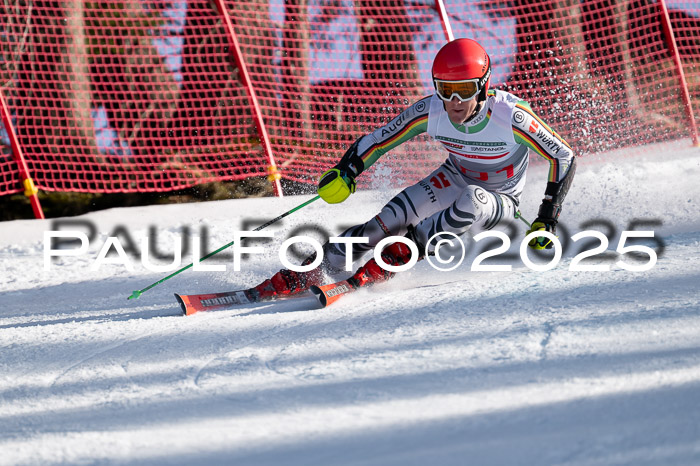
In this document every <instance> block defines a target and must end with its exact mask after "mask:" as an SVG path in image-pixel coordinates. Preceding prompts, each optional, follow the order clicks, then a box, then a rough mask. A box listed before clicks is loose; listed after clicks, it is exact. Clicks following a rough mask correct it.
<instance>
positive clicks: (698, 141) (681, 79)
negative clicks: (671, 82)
mask: <svg viewBox="0 0 700 466" xmlns="http://www.w3.org/2000/svg"><path fill="white" fill-rule="evenodd" d="M658 6H659V13H660V14H661V24H662V25H663V28H664V34H665V35H666V43H667V45H668V49H669V52H670V53H671V56H672V57H673V61H674V63H675V65H676V74H677V75H678V83H679V85H680V88H681V96H682V98H683V106H684V107H685V113H686V117H687V118H688V122H689V123H690V134H691V137H692V139H693V145H694V146H700V138H698V127H697V126H696V124H695V115H693V107H692V105H691V102H690V92H688V82H687V81H686V79H685V73H684V72H683V62H682V61H681V56H680V54H679V53H678V45H677V44H676V37H675V35H674V34H673V27H672V26H671V17H670V16H669V14H668V8H667V7H666V2H665V0H659V2H658Z"/></svg>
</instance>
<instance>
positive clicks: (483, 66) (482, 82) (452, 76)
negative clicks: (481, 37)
mask: <svg viewBox="0 0 700 466" xmlns="http://www.w3.org/2000/svg"><path fill="white" fill-rule="evenodd" d="M432 73H433V84H434V85H435V89H436V90H437V91H438V92H437V94H438V96H440V97H441V98H442V99H443V100H450V99H451V98H452V95H454V94H453V92H455V93H457V94H458V97H459V98H460V99H461V100H471V99H472V98H474V96H475V95H477V93H478V96H479V101H481V100H486V93H487V92H488V89H489V84H490V82H491V59H490V58H489V55H488V54H487V53H486V50H484V48H483V47H482V46H481V45H479V43H478V42H476V41H474V40H472V39H455V40H453V41H452V42H448V43H447V44H445V45H444V46H443V47H442V48H441V49H440V51H438V53H437V55H435V60H434V61H433V69H432ZM469 82H471V83H472V84H475V86H471V87H470V86H469V85H467V86H455V85H454V84H455V83H460V84H464V83H467V84H469ZM444 83H450V84H452V85H448V86H447V87H446V88H443V85H444ZM444 91H447V92H448V93H449V95H444V94H445V92H444ZM458 91H459V92H458ZM472 93H473V94H472ZM470 94H472V95H470Z"/></svg>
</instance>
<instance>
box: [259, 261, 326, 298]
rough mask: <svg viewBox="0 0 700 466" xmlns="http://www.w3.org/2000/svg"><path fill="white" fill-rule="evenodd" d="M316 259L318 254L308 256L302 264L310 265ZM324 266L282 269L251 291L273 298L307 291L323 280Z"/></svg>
mask: <svg viewBox="0 0 700 466" xmlns="http://www.w3.org/2000/svg"><path fill="white" fill-rule="evenodd" d="M315 259H316V254H315V253H314V254H312V255H311V256H310V257H308V258H306V259H305V260H304V262H302V263H301V265H309V264H310V263H312V262H313V261H314V260H315ZM323 278H324V273H323V266H322V265H320V266H318V267H316V268H315V269H313V270H309V271H308V272H295V271H293V270H289V269H282V270H280V271H279V272H277V273H276V274H274V275H273V276H272V277H271V278H269V279H267V280H265V281H264V282H262V283H261V284H259V285H258V286H256V287H253V288H251V289H250V291H251V292H252V293H253V294H254V295H255V296H257V297H259V299H262V300H268V299H269V300H271V299H275V298H276V297H278V296H289V295H293V294H297V293H301V292H303V291H306V290H308V289H309V287H311V286H312V285H320V284H321V283H322V282H323Z"/></svg>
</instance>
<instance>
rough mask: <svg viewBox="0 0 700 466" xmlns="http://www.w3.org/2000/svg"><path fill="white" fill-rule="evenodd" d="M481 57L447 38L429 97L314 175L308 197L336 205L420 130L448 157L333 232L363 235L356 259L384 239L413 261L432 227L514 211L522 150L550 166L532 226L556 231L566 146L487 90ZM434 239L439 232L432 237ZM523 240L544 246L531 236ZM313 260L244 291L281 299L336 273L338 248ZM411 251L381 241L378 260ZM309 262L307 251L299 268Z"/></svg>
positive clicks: (465, 224) (362, 280)
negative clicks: (364, 218)
mask: <svg viewBox="0 0 700 466" xmlns="http://www.w3.org/2000/svg"><path fill="white" fill-rule="evenodd" d="M490 77H491V60H490V58H489V56H488V54H487V53H486V51H485V50H484V49H483V47H482V46H481V45H479V44H478V43H477V42H476V41H474V40H471V39H456V40H454V41H451V42H449V43H447V44H446V45H444V46H443V47H442V48H441V49H440V50H439V52H438V53H437V55H436V56H435V60H434V62H433V66H432V78H433V83H434V86H435V93H434V94H433V95H430V96H428V97H425V98H423V99H420V100H418V101H417V102H415V103H413V104H412V105H411V106H409V107H408V108H406V109H405V110H404V111H403V112H402V113H401V114H399V115H398V116H397V117H396V118H394V119H393V120H392V121H391V122H389V124H387V125H385V126H382V127H380V128H377V129H376V130H375V131H373V132H372V133H370V134H367V135H364V136H362V137H360V138H359V139H357V140H356V141H355V142H354V143H353V144H352V145H351V146H350V148H349V149H348V150H347V152H345V155H344V156H343V157H342V158H341V159H340V161H339V162H338V163H337V164H336V165H335V167H333V168H332V169H330V170H327V171H326V172H324V173H323V174H322V175H321V177H320V179H319V183H318V194H319V195H320V196H321V198H323V199H324V200H325V201H326V202H328V203H330V204H336V203H340V202H343V201H344V200H345V199H347V198H348V197H349V196H350V194H352V193H353V192H355V179H356V178H357V177H358V176H359V175H360V174H361V173H362V172H363V171H365V170H366V169H367V168H369V167H370V166H371V165H372V164H374V163H375V162H376V161H377V160H378V159H379V158H380V157H381V156H382V155H383V154H385V153H387V152H388V151H390V150H392V149H393V148H395V147H396V146H398V145H400V144H403V143H404V142H406V141H408V140H409V139H411V138H413V137H415V136H417V135H419V134H422V133H426V132H427V133H428V134H429V135H430V136H431V137H432V138H433V139H434V140H436V141H437V142H438V143H441V144H442V145H443V147H444V148H445V150H446V151H447V152H448V157H447V160H445V162H443V163H442V165H440V166H439V167H438V168H437V169H435V171H433V172H432V173H431V174H430V175H428V176H427V177H425V178H424V179H423V180H422V181H420V182H418V183H416V184H414V185H413V186H410V187H408V188H406V189H404V190H403V191H402V192H400V193H399V194H398V195H396V196H395V197H394V198H393V199H391V200H390V201H389V203H387V204H386V205H385V206H384V207H383V208H382V210H381V211H380V212H379V214H377V215H376V216H374V217H373V218H371V219H370V220H369V221H368V222H366V223H364V224H361V225H357V226H354V227H351V228H349V229H348V230H346V231H345V232H343V233H342V234H341V237H367V238H369V242H367V243H359V244H353V245H352V260H353V261H356V260H359V259H360V258H361V257H362V256H364V255H365V253H367V252H368V251H370V250H372V249H373V248H374V246H375V245H377V243H378V242H379V241H380V240H382V239H383V238H386V237H388V236H406V238H407V239H410V240H411V241H413V242H414V243H415V244H416V246H417V247H418V251H419V257H418V259H419V260H420V259H422V257H423V256H424V255H425V254H426V252H427V253H430V250H428V251H426V246H428V247H429V246H430V245H429V244H427V243H428V240H429V239H430V238H431V237H433V236H434V235H435V234H438V235H439V234H440V233H442V232H449V233H454V234H456V235H461V234H463V233H465V232H466V231H468V230H470V229H471V230H472V231H479V230H489V229H492V228H494V227H495V226H496V225H498V224H499V223H500V222H505V221H510V220H511V219H513V218H514V217H515V213H516V212H517V210H518V205H519V202H520V196H521V194H522V191H523V188H524V186H525V175H526V171H527V168H528V154H529V151H534V152H535V153H537V154H539V155H540V156H542V157H544V158H545V159H547V160H548V161H549V163H550V168H549V179H548V182H547V185H546V189H545V192H544V199H543V200H542V203H541V205H540V207H539V211H538V215H537V218H536V219H535V221H534V222H533V223H532V225H531V229H530V230H529V231H528V234H529V233H531V232H533V231H547V232H551V233H555V232H556V226H557V220H558V218H559V215H560V213H561V209H562V202H563V201H564V198H565V197H566V194H567V191H568V190H569V187H570V185H571V182H572V180H573V177H574V173H575V171H576V159H575V157H574V155H573V152H572V150H571V148H570V147H569V145H568V144H567V143H566V142H565V141H564V140H563V139H562V138H561V137H560V136H559V135H558V134H557V133H555V132H554V131H553V130H552V129H551V128H550V127H549V126H548V125H547V124H546V123H545V122H544V121H542V119H540V118H539V117H538V116H537V115H536V114H535V113H534V112H533V111H532V109H531V108H530V106H529V105H528V103H527V102H525V101H524V100H521V99H520V98H518V97H516V96H515V95H513V94H510V93H507V92H503V91H499V90H489V83H490ZM438 237H439V236H438ZM528 245H529V246H530V247H532V248H534V249H545V248H547V249H549V248H551V247H552V242H551V240H549V239H548V238H547V237H544V236H540V237H535V238H534V239H533V240H531V241H530V242H529V243H528ZM323 252H324V257H323V261H322V262H321V264H320V266H318V267H317V268H315V269H313V270H311V271H308V272H295V271H292V270H287V269H283V270H281V271H279V272H278V273H276V274H275V275H274V276H273V277H272V278H270V279H268V280H265V281H264V282H263V283H261V284H260V285H258V286H256V287H255V288H254V290H255V291H256V293H258V294H259V297H260V298H261V299H266V298H274V297H275V296H279V295H290V294H295V293H299V292H302V291H305V290H307V289H308V288H309V287H311V286H312V285H321V284H322V282H323V281H324V274H325V273H328V274H336V273H338V272H340V271H342V270H343V269H344V267H345V263H346V258H345V254H346V245H344V244H337V243H326V244H325V245H324V251H323ZM411 254H412V252H411V249H410V248H409V247H408V246H407V245H406V244H404V243H402V242H395V243H392V244H391V245H389V246H387V247H386V248H385V249H384V250H383V251H382V253H381V257H382V259H383V260H384V261H385V262H386V263H387V264H391V265H403V264H406V263H408V261H409V260H410V258H411ZM314 261H315V254H314V255H312V256H311V257H309V258H307V259H306V260H305V261H304V262H303V263H302V265H309V264H312V263H313V262H314ZM392 275H393V273H390V272H388V271H386V270H384V268H382V267H381V266H380V265H379V264H377V262H376V261H375V259H374V258H372V259H371V260H369V261H368V262H367V263H366V264H365V265H363V266H362V267H360V268H359V270H358V271H357V272H356V273H355V274H354V275H353V276H352V277H351V278H350V279H348V281H349V282H350V283H351V284H352V285H353V286H355V287H358V286H362V285H366V284H371V283H374V282H378V281H384V280H386V279H388V278H390V277H391V276H392Z"/></svg>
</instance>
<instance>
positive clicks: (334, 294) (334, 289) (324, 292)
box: [310, 280, 357, 307]
mask: <svg viewBox="0 0 700 466" xmlns="http://www.w3.org/2000/svg"><path fill="white" fill-rule="evenodd" d="M356 289H357V288H356V287H355V286H354V285H353V284H352V283H350V282H349V281H348V280H343V281H340V282H336V283H329V284H328V285H323V286H315V285H314V286H312V287H311V288H310V290H311V292H312V293H313V294H314V296H316V299H318V302H319V304H320V305H321V307H326V306H329V305H331V304H333V303H334V302H336V301H337V300H339V299H340V298H341V297H343V296H345V295H347V294H349V293H352V292H353V291H355V290H356Z"/></svg>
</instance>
